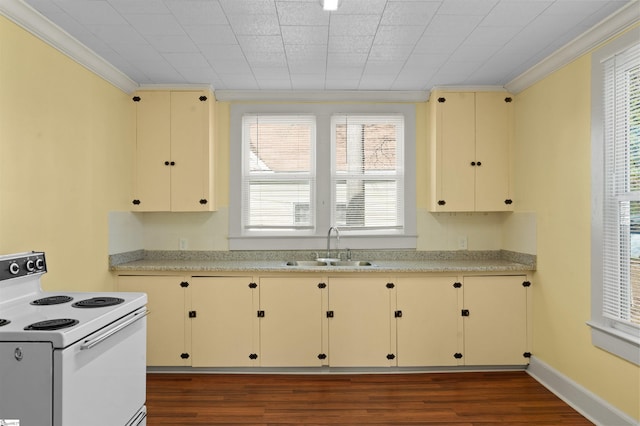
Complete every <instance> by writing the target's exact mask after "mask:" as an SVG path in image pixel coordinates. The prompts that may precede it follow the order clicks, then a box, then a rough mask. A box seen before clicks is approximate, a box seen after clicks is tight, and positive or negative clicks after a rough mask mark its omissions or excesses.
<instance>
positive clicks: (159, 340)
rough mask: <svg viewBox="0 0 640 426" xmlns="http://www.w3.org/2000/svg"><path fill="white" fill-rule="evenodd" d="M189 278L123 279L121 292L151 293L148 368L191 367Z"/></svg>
mask: <svg viewBox="0 0 640 426" xmlns="http://www.w3.org/2000/svg"><path fill="white" fill-rule="evenodd" d="M186 282H187V279H186V277H180V276H141V275H135V276H134V275H130V276H127V275H121V276H119V277H118V290H119V291H132V292H142V293H147V299H148V302H147V308H148V309H149V315H148V317H147V365H148V366H189V365H191V359H190V356H189V352H190V349H189V346H190V337H191V335H190V330H189V326H190V324H189V323H188V322H187V316H186V311H187V309H188V304H189V300H188V293H187V287H186V285H185V283H186Z"/></svg>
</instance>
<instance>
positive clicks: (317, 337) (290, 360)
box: [257, 277, 327, 367]
mask: <svg viewBox="0 0 640 426" xmlns="http://www.w3.org/2000/svg"><path fill="white" fill-rule="evenodd" d="M259 290H260V309H259V311H258V313H257V314H258V318H259V320H260V352H259V354H258V361H259V364H260V366H262V367H314V366H316V367H319V366H321V365H323V364H324V363H326V361H324V360H326V354H325V353H324V351H323V349H322V321H323V317H322V314H323V311H322V305H323V299H326V293H327V290H326V283H325V282H323V280H322V279H320V278H317V277H268V278H265V277H263V278H260V285H259Z"/></svg>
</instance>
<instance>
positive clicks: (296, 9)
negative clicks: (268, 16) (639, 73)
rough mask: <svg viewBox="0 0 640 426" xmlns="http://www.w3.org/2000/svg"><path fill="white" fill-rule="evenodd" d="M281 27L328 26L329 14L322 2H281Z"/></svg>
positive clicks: (278, 6) (279, 5)
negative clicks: (323, 7) (323, 8)
mask: <svg viewBox="0 0 640 426" xmlns="http://www.w3.org/2000/svg"><path fill="white" fill-rule="evenodd" d="M277 9H278V19H279V20H280V25H328V24H329V13H327V12H325V11H324V10H322V7H321V5H320V2H319V1H318V2H313V3H298V2H280V3H278V5H277Z"/></svg>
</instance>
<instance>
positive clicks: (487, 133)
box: [429, 91, 513, 212]
mask: <svg viewBox="0 0 640 426" xmlns="http://www.w3.org/2000/svg"><path fill="white" fill-rule="evenodd" d="M429 104H430V112H429V117H430V126H431V129H430V133H431V137H430V139H431V149H430V157H431V185H430V192H431V194H430V209H431V211H434V212H471V211H511V210H513V200H512V195H511V184H510V154H509V149H510V139H511V131H512V130H511V127H512V121H513V119H512V108H513V107H512V105H513V104H512V102H511V97H510V96H509V94H508V93H506V92H437V91H436V92H433V93H432V94H431V100H430V102H429Z"/></svg>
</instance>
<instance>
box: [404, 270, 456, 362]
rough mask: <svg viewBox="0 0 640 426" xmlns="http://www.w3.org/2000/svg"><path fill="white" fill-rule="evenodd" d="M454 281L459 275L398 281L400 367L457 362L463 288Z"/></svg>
mask: <svg viewBox="0 0 640 426" xmlns="http://www.w3.org/2000/svg"><path fill="white" fill-rule="evenodd" d="M455 282H456V277H415V278H401V279H399V280H398V281H397V288H396V298H397V307H396V309H397V311H398V312H401V313H402V316H400V317H398V318H397V320H396V325H397V339H398V343H397V346H398V350H397V353H398V366H399V367H414V366H445V365H458V363H459V361H458V359H456V358H455V354H456V353H458V352H462V333H460V331H461V329H460V328H459V323H460V322H461V320H460V318H461V317H460V308H459V303H458V300H460V302H461V301H462V289H461V288H456V287H454V283H455ZM460 306H461V303H460ZM460 325H461V324H460Z"/></svg>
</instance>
